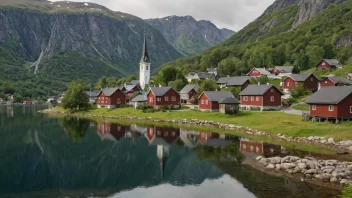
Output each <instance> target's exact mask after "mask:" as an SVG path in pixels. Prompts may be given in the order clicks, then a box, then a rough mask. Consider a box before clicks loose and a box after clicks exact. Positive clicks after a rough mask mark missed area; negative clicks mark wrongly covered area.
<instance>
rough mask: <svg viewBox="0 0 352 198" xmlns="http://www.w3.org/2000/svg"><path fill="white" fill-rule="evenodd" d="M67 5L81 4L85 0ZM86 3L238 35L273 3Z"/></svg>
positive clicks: (120, 0)
mask: <svg viewBox="0 0 352 198" xmlns="http://www.w3.org/2000/svg"><path fill="white" fill-rule="evenodd" d="M53 1H57V0H53ZM70 1H77V2H84V0H70ZM85 2H93V3H97V4H100V5H103V6H105V7H107V8H109V9H111V10H114V11H120V12H124V13H128V14H132V15H135V16H137V17H140V18H142V19H149V18H163V17H166V16H170V15H177V16H187V15H190V16H193V17H194V18H195V19H196V20H208V21H211V22H212V23H214V24H215V25H216V26H217V27H219V28H228V29H231V30H234V31H239V30H241V29H242V28H243V27H245V26H246V25H247V24H248V23H250V22H252V21H254V20H255V19H256V18H258V17H259V16H260V15H261V14H262V13H263V12H264V11H265V9H266V8H267V7H268V6H270V5H271V4H272V3H273V2H274V0H86V1H85Z"/></svg>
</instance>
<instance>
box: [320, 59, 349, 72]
mask: <svg viewBox="0 0 352 198" xmlns="http://www.w3.org/2000/svg"><path fill="white" fill-rule="evenodd" d="M342 67H343V66H342V65H340V63H339V61H338V60H336V59H323V60H322V61H320V62H319V64H317V65H316V68H317V70H318V71H321V70H332V69H340V68H342Z"/></svg>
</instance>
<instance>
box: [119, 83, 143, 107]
mask: <svg viewBox="0 0 352 198" xmlns="http://www.w3.org/2000/svg"><path fill="white" fill-rule="evenodd" d="M121 90H122V91H123V92H124V93H125V95H126V103H129V102H130V97H131V96H133V95H134V94H136V93H139V92H140V91H142V88H141V87H140V86H139V83H138V84H133V83H126V84H125V85H124V86H123V87H122V88H121Z"/></svg>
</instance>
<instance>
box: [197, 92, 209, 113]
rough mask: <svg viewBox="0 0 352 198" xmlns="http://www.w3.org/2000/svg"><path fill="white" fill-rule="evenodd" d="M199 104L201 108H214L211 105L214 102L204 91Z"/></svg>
mask: <svg viewBox="0 0 352 198" xmlns="http://www.w3.org/2000/svg"><path fill="white" fill-rule="evenodd" d="M202 101H203V102H202ZM198 105H199V109H201V110H211V109H212V107H211V105H212V102H211V101H210V100H209V99H208V97H207V95H205V94H204V93H203V94H202V95H201V97H200V98H199V100H198Z"/></svg>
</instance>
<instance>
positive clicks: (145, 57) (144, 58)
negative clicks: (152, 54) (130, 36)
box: [141, 31, 149, 63]
mask: <svg viewBox="0 0 352 198" xmlns="http://www.w3.org/2000/svg"><path fill="white" fill-rule="evenodd" d="M145 34H146V33H145V31H144V43H143V50H142V58H141V62H147V63H148V62H149V55H148V50H147V39H146V36H145Z"/></svg>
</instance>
